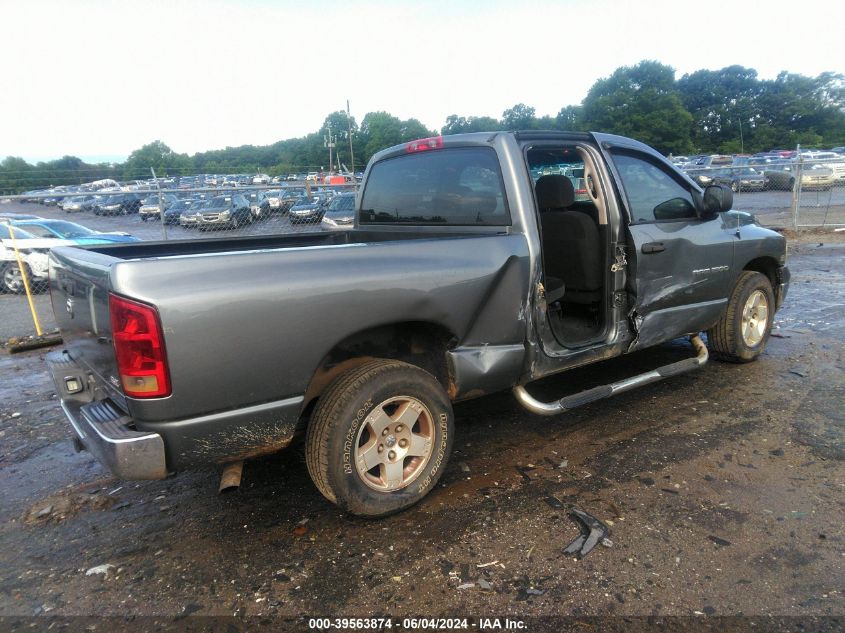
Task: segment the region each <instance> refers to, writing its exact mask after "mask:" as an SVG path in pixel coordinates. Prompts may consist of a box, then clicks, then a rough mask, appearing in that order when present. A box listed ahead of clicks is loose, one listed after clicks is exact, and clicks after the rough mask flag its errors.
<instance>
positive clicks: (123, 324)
mask: <svg viewBox="0 0 845 633" xmlns="http://www.w3.org/2000/svg"><path fill="white" fill-rule="evenodd" d="M109 313H110V314H111V327H112V340H113V342H114V351H115V354H116V355H117V368H118V373H119V374H120V384H121V385H122V386H123V391H124V393H125V394H126V395H127V396H129V397H131V398H157V397H161V396H169V395H170V376H169V372H168V369H167V356H166V354H165V352H164V337H163V336H162V329H161V322H160V320H159V316H158V312H157V311H156V309H155V308H153V307H152V306H149V305H146V304H144V303H139V302H137V301H130V300H129V299H124V298H123V297H118V296H116V295H109Z"/></svg>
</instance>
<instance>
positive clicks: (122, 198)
mask: <svg viewBox="0 0 845 633" xmlns="http://www.w3.org/2000/svg"><path fill="white" fill-rule="evenodd" d="M139 208H141V197H140V196H139V195H138V194H136V193H122V194H116V195H112V196H109V197H108V198H106V199H105V200H103V201H101V202H100V203H99V204H97V205H96V206H95V207H94V215H129V214H130V213H138V209H139Z"/></svg>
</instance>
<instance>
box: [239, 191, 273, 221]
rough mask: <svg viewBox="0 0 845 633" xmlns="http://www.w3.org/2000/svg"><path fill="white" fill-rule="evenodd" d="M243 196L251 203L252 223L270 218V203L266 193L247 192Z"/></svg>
mask: <svg viewBox="0 0 845 633" xmlns="http://www.w3.org/2000/svg"><path fill="white" fill-rule="evenodd" d="M243 196H244V198H246V200H247V202H248V203H249V212H250V215H251V217H250V221H251V222H255V221H256V220H260V219H262V218H266V217H269V216H270V201H269V200H268V199H267V192H266V191H245V192H244V194H243Z"/></svg>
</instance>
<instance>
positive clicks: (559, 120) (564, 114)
mask: <svg viewBox="0 0 845 633" xmlns="http://www.w3.org/2000/svg"><path fill="white" fill-rule="evenodd" d="M583 119H584V109H583V108H582V107H581V106H573V105H568V106H566V107H564V108H561V109H560V112H558V113H557V116H556V117H555V129H556V130H565V131H573V132H574V131H580V130H581V129H582V126H583Z"/></svg>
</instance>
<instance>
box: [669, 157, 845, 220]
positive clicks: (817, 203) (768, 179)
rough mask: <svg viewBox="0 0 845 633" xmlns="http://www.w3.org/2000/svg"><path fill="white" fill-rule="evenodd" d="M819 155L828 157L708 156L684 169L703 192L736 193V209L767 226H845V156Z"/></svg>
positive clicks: (683, 165) (692, 162)
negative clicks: (717, 188) (722, 189)
mask: <svg viewBox="0 0 845 633" xmlns="http://www.w3.org/2000/svg"><path fill="white" fill-rule="evenodd" d="M818 154H825V155H824V156H816V157H813V156H799V157H798V158H780V157H771V158H769V157H730V156H725V157H720V156H707V157H702V158H699V159H698V160H697V161H691V162H689V163H686V164H684V163H682V164H681V165H680V166H681V168H682V169H683V170H684V171H686V173H687V174H688V175H689V176H690V178H692V179H693V180H694V181H695V182H697V183H698V184H699V185H701V186H707V185H710V184H722V185H727V186H729V187H730V188H731V189H732V190H733V192H734V209H736V210H739V211H748V212H749V213H752V214H754V215H755V216H756V217H757V220H758V221H759V222H760V223H761V224H762V225H763V226H767V227H770V228H775V229H798V228H822V227H841V226H845V156H838V155H835V154H833V153H832V152H819V153H818ZM828 154H829V155H830V156H827V155H828ZM702 163H707V164H702Z"/></svg>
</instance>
